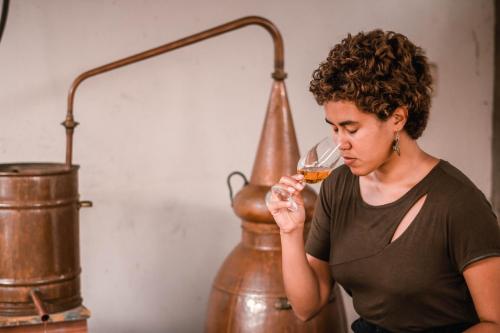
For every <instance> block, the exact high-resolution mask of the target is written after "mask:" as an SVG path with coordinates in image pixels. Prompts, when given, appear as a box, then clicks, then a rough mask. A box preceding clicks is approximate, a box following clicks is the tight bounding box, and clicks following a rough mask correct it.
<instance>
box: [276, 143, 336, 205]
mask: <svg viewBox="0 0 500 333" xmlns="http://www.w3.org/2000/svg"><path fill="white" fill-rule="evenodd" d="M342 164H343V160H342V156H341V153H340V149H339V144H338V142H337V140H336V138H334V137H330V136H329V137H326V138H323V139H322V140H321V141H319V142H318V143H317V144H315V145H314V146H313V147H312V148H311V149H309V150H308V151H307V152H306V154H305V155H303V156H302V157H301V158H300V160H299V163H298V164H297V172H298V173H300V174H302V175H303V176H304V182H306V183H309V184H314V183H317V182H320V181H322V180H323V179H325V178H326V177H328V175H329V174H330V173H331V172H332V170H333V169H335V168H336V167H338V166H340V165H342ZM275 200H280V201H288V202H290V204H291V206H290V207H289V208H288V209H289V210H291V211H296V210H297V203H296V202H295V201H294V200H293V198H292V194H291V193H290V192H289V191H288V190H287V189H286V187H284V186H283V185H279V184H277V185H274V186H272V187H271V190H270V191H269V192H268V194H267V196H266V202H268V203H269V202H273V201H275Z"/></svg>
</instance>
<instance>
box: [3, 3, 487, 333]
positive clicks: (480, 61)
mask: <svg viewBox="0 0 500 333" xmlns="http://www.w3.org/2000/svg"><path fill="white" fill-rule="evenodd" d="M245 15H262V16H265V17H267V18H268V19H270V20H272V21H273V22H274V23H275V24H276V25H277V26H278V27H279V29H280V30H281V32H282V34H283V37H284V40H285V50H286V63H285V65H286V70H287V72H288V73H289V78H288V79H287V81H286V82H287V87H288V92H289V97H290V104H291V107H292V109H293V116H294V119H295V124H296V130H297V135H298V139H299V144H300V147H301V148H302V150H304V149H305V148H306V147H308V146H310V145H311V144H312V143H313V142H315V141H316V140H317V139H318V138H319V137H320V136H323V135H324V134H327V133H328V131H329V129H328V128H327V127H326V125H325V124H324V122H323V115H322V112H321V109H320V108H319V107H318V106H317V105H316V104H315V102H314V100H313V98H312V97H311V95H310V94H309V93H308V83H309V80H310V75H311V72H312V70H313V69H314V68H315V67H316V66H317V65H318V63H319V62H320V61H322V60H323V59H324V58H325V57H326V54H327V52H328V50H329V49H330V47H331V46H333V44H334V43H336V42H338V41H340V39H341V38H342V37H343V36H345V35H346V34H347V33H348V32H352V33H356V32H358V31H360V30H369V29H373V28H383V29H387V30H395V31H399V32H402V33H404V34H406V35H407V36H408V37H409V38H410V39H412V40H413V41H414V42H415V43H417V44H419V45H421V46H422V47H423V48H425V49H426V50H427V54H428V56H429V58H430V60H431V61H432V62H434V63H436V64H437V68H438V79H437V95H436V96H435V99H434V102H433V107H432V114H431V119H430V124H429V127H428V130H427V131H426V133H424V136H423V138H422V139H421V140H420V142H421V145H422V146H423V147H424V148H425V149H427V150H428V151H429V152H430V153H432V154H435V155H437V156H439V157H441V158H443V159H446V160H448V161H450V162H451V163H453V164H455V165H456V166H458V167H459V168H460V169H461V170H463V172H464V173H465V174H467V175H468V176H469V177H470V178H471V179H472V180H473V181H474V182H475V183H476V184H477V185H478V186H479V187H480V188H481V190H483V191H484V192H485V193H486V194H487V195H488V196H490V192H491V189H492V186H491V184H492V156H491V148H490V147H491V144H492V126H491V119H492V101H493V38H494V37H493V36H494V33H493V32H494V8H493V1H492V0H480V1H472V0H460V1H458V0H441V1H433V0H421V1H409V0H407V1H401V0H380V1H360V0H357V1H352V0H345V1H340V0H337V1H320V0H311V1H295V0H294V1H265V0H255V1H227V0H213V1H195V0H183V1H180V0H176V1H173V0H169V1H146V0H141V1H138V0H136V1H132V0H124V1H111V0H105V1H95V0H94V1H76V0H69V1H68V0H64V1H63V0H46V1H36V0H24V1H12V2H11V10H10V16H9V21H8V22H7V27H6V30H5V34H4V37H3V40H2V43H1V44H0V105H1V113H0V160H1V162H2V163H7V162H15V161H55V162H63V160H64V131H63V128H62V127H61V126H60V125H59V123H60V122H61V121H63V120H64V115H65V112H66V104H65V103H66V94H67V90H68V88H69V85H70V84H71V82H72V80H73V79H74V78H75V77H76V75H77V74H79V73H81V72H82V71H84V70H87V69H90V68H93V67H96V66H98V65H101V64H104V63H107V62H110V61H112V60H115V59H117V58H121V57H123V56H126V55H129V54H132V53H136V52H139V51H142V50H145V49H148V48H152V47H155V46H158V45H160V44H163V43H166V42H169V41H172V40H175V39H178V38H181V37H184V36H187V35H190V34H193V33H196V32H198V31H200V30H203V29H207V28H210V27H212V26H215V25H219V24H221V23H223V22H226V21H229V20H232V19H235V18H239V17H241V16H245ZM271 71H272V44H271V40H270V37H269V36H268V35H267V33H266V32H265V31H264V30H263V29H262V28H259V27H248V28H245V29H243V30H240V31H237V32H233V33H231V34H229V35H224V36H220V37H218V38H216V39H213V40H210V41H206V42H204V43H203V44H197V45H194V46H191V47H189V48H185V49H182V50H178V51H175V52H173V53H171V54H167V55H164V56H161V57H159V58H155V59H151V60H148V61H146V62H143V63H140V64H136V65H133V66H131V67H126V68H123V69H122V70H120V71H115V72H112V73H109V74H105V75H103V76H101V77H96V78H93V79H90V80H89V81H87V82H84V83H83V84H82V86H81V88H80V89H79V91H78V93H77V96H76V101H75V116H76V120H77V121H79V122H80V123H81V125H80V126H79V127H78V128H77V129H76V135H75V162H76V163H79V164H80V165H81V170H80V192H81V194H82V198H83V199H90V200H93V201H94V204H95V207H93V208H91V209H87V210H82V211H81V260H82V269H83V272H82V290H83V296H84V298H85V300H84V304H85V305H86V306H87V307H89V308H90V309H91V310H92V312H93V316H92V319H91V320H90V328H91V331H92V332H106V333H112V332H120V333H126V332H198V331H201V330H202V327H203V321H204V313H205V306H206V301H207V298H208V294H209V290H210V285H211V282H212V279H213V278H214V276H215V274H216V272H217V270H218V268H219V267H220V265H221V263H222V261H223V259H224V257H225V256H226V255H227V254H228V253H229V251H230V250H231V249H232V248H233V247H234V246H235V245H236V244H237V243H238V241H239V238H240V227H239V223H240V222H239V220H238V218H237V217H236V216H235V215H234V214H233V212H232V210H231V208H230V206H229V199H228V193H227V189H226V185H225V177H226V175H227V174H228V173H229V172H231V171H233V170H242V171H243V172H245V173H246V174H249V173H250V171H251V167H252V163H253V158H254V154H255V149H256V146H257V140H258V138H259V134H260V129H261V126H262V120H263V117H264V112H265V108H266V105H267V99H268V96H269V93H270V88H271V79H270V73H271ZM346 304H347V309H348V312H349V318H350V320H352V319H354V318H355V317H356V314H355V313H354V310H353V309H352V306H351V303H350V300H349V299H346ZM145 327H147V328H145Z"/></svg>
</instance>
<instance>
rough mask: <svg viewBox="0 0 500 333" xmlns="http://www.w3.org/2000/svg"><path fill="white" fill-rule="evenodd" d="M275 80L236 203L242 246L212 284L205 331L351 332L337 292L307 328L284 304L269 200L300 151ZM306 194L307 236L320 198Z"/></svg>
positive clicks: (280, 83)
mask: <svg viewBox="0 0 500 333" xmlns="http://www.w3.org/2000/svg"><path fill="white" fill-rule="evenodd" d="M274 79H275V80H274V83H273V86H272V91H271V97H270V101H269V105H268V109H267V114H266V119H265V122H264V127H263V129H262V134H261V138H260V143H259V147H258V150H257V154H256V158H255V162H254V166H253V171H252V176H251V178H250V182H248V181H247V180H246V178H245V177H244V176H243V177H244V178H245V186H244V187H243V189H242V190H241V191H239V192H238V193H237V194H236V196H235V198H234V200H232V201H233V202H232V203H233V208H234V212H235V213H236V215H238V216H239V217H240V218H241V219H242V240H241V242H240V243H239V244H238V245H237V246H236V248H235V249H234V250H233V251H232V252H231V253H230V254H229V256H228V257H227V258H226V260H225V262H224V263H223V265H222V267H221V268H220V270H219V272H218V274H217V276H216V278H215V280H214V283H213V286H212V291H211V294H210V298H209V302H208V313H207V321H206V326H205V329H206V332H213V333H219V332H242V333H243V332H248V333H250V332H251V333H255V332H262V333H264V332H297V333H298V332H304V333H305V332H318V333H320V332H334V333H343V332H347V327H346V318H345V310H344V305H343V302H342V297H341V294H340V290H339V288H338V287H337V286H335V287H334V288H333V291H332V294H331V297H330V301H329V303H328V305H327V306H326V307H325V308H324V309H323V310H322V311H321V312H320V313H319V314H318V315H317V316H316V317H315V318H313V319H312V320H310V321H308V322H305V323H304V322H301V321H300V320H299V319H297V318H296V317H295V315H294V314H293V311H292V308H291V305H290V304H289V303H288V300H287V298H286V294H285V289H284V284H283V278H282V270H281V241H280V235H279V229H278V227H277V226H276V224H275V222H274V220H273V218H272V216H271V214H270V213H269V211H268V210H267V207H266V204H265V196H266V193H267V192H268V191H269V189H270V187H271V186H272V185H273V184H275V183H276V182H277V181H278V180H279V179H280V178H281V176H282V175H291V174H295V173H296V172H297V169H296V167H297V162H298V160H299V151H298V145H297V138H296V136H295V129H294V126H293V120H292V115H291V112H290V107H289V104H288V98H287V93H286V88H285V83H284V82H283V79H284V78H283V79H276V78H274ZM233 174H239V175H242V174H241V173H240V172H235V173H233ZM233 174H231V175H230V177H231V176H232V175H233ZM230 177H229V178H228V185H229V189H230V193H232V189H231V183H230ZM302 193H303V196H304V205H305V208H306V233H307V230H308V228H309V226H310V222H311V218H312V214H313V210H314V204H315V201H316V197H317V195H316V193H315V192H314V191H313V190H312V189H311V188H310V187H306V189H304V191H303V192H302ZM304 236H305V235H304Z"/></svg>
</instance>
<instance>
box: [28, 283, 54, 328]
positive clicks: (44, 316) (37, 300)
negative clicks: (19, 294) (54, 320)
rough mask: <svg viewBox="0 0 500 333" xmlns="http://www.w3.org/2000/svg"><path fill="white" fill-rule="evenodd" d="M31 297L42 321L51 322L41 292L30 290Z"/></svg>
mask: <svg viewBox="0 0 500 333" xmlns="http://www.w3.org/2000/svg"><path fill="white" fill-rule="evenodd" d="M30 297H31V299H32V300H33V303H34V304H35V308H36V312H38V315H39V316H40V319H41V320H42V321H47V320H49V318H50V316H49V313H48V311H47V310H46V309H45V305H44V304H43V301H42V297H41V295H40V292H39V291H38V290H36V289H31V290H30Z"/></svg>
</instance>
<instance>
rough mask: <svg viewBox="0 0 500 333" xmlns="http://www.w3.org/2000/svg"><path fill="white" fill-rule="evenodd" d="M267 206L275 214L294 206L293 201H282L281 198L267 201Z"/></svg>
mask: <svg viewBox="0 0 500 333" xmlns="http://www.w3.org/2000/svg"><path fill="white" fill-rule="evenodd" d="M267 208H268V209H269V211H270V212H271V214H273V215H274V214H275V213H278V212H280V211H281V210H282V209H290V208H293V205H292V202H290V201H289V200H287V201H280V200H276V201H275V200H272V201H269V202H267Z"/></svg>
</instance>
